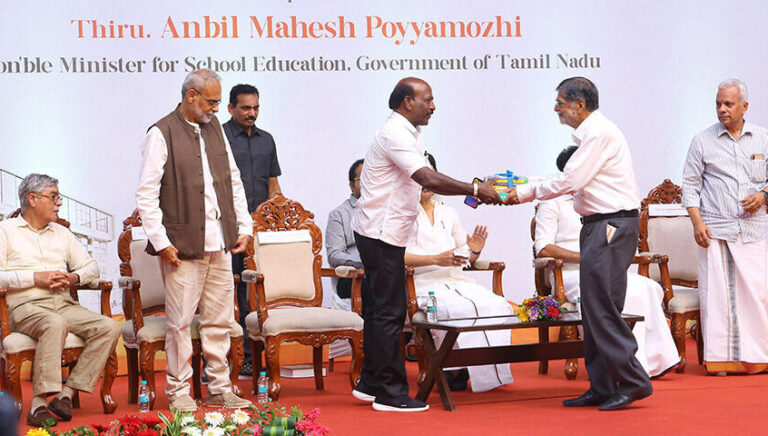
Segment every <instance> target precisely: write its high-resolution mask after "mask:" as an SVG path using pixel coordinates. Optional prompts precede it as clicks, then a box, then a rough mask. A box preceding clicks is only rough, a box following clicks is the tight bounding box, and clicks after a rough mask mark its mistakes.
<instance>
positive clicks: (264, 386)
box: [256, 371, 269, 404]
mask: <svg viewBox="0 0 768 436" xmlns="http://www.w3.org/2000/svg"><path fill="white" fill-rule="evenodd" d="M256 398H257V400H258V401H259V404H267V403H268V402H269V378H267V372H266V371H261V373H260V374H259V383H258V396H257V397H256Z"/></svg>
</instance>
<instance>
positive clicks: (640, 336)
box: [534, 196, 680, 377]
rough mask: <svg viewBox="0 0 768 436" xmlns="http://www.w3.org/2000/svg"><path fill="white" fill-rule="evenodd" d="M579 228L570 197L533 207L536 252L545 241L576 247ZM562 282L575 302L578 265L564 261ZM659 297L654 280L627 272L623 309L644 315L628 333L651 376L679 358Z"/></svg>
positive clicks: (568, 297) (668, 366)
mask: <svg viewBox="0 0 768 436" xmlns="http://www.w3.org/2000/svg"><path fill="white" fill-rule="evenodd" d="M580 231H581V222H580V221H579V215H578V214H577V213H576V211H574V209H573V198H572V197H570V196H565V197H558V198H556V199H553V200H548V201H544V202H542V203H541V204H540V205H539V209H538V211H536V235H535V241H534V249H535V250H536V254H538V253H539V252H540V251H541V250H542V249H543V248H544V247H546V246H547V245H549V244H553V245H557V246H559V247H561V248H565V249H567V250H571V251H579V232H580ZM549 280H550V283H551V282H552V281H553V278H552V274H550V277H549ZM563 285H564V287H565V298H566V299H567V300H568V301H570V302H571V303H574V304H575V303H577V302H578V299H579V294H580V288H579V269H578V265H575V264H566V267H565V268H564V269H563ZM663 297H664V290H663V289H662V288H661V285H659V284H658V283H656V282H655V281H654V280H651V279H649V278H647V277H644V276H641V275H638V274H635V273H631V272H628V273H627V294H626V297H625V299H624V310H623V312H624V313H631V314H636V315H642V316H643V317H645V321H643V322H639V323H637V324H635V328H634V329H633V330H632V333H633V334H634V335H635V340H636V341H637V353H635V357H636V358H637V360H638V361H640V364H641V365H643V368H644V369H645V371H646V372H647V373H648V375H649V376H651V377H653V376H655V375H659V374H661V373H663V372H664V371H666V370H667V369H669V368H671V367H672V366H674V365H677V364H678V363H679V362H680V357H679V355H678V353H677V348H676V347H675V342H674V340H673V339H672V333H671V332H670V329H669V325H668V324H667V319H666V317H665V316H664V310H663V306H662V301H663Z"/></svg>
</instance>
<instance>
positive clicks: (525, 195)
mask: <svg viewBox="0 0 768 436" xmlns="http://www.w3.org/2000/svg"><path fill="white" fill-rule="evenodd" d="M572 136H573V140H574V141H575V142H576V145H577V146H578V149H577V150H576V152H575V153H573V156H571V158H570V159H569V160H568V163H567V164H566V165H565V169H564V171H563V172H562V173H560V174H558V175H557V176H553V177H551V178H548V179H545V180H542V181H538V182H531V183H527V184H524V185H519V186H518V187H517V196H518V198H519V200H520V202H521V203H525V202H528V201H531V200H533V199H539V200H548V199H550V198H555V197H558V196H560V195H564V194H574V196H573V198H574V205H573V207H574V208H575V209H576V212H578V213H579V214H580V215H582V216H587V215H593V214H596V213H613V212H617V211H620V210H632V209H637V208H639V207H640V191H639V190H638V189H637V181H636V180H635V170H634V168H633V167H632V155H631V153H630V151H629V145H628V144H627V140H626V139H625V138H624V134H623V133H622V132H621V130H620V129H619V128H618V127H617V126H616V125H615V124H613V122H611V121H610V120H609V119H608V118H606V117H605V116H603V114H602V113H601V112H600V111H594V112H592V113H591V114H590V115H589V116H588V117H587V118H586V119H585V120H584V121H582V123H581V124H580V125H579V127H578V128H577V129H576V130H575V131H574V132H573V135H572Z"/></svg>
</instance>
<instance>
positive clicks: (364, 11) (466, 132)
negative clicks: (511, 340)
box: [0, 0, 768, 301]
mask: <svg viewBox="0 0 768 436" xmlns="http://www.w3.org/2000/svg"><path fill="white" fill-rule="evenodd" d="M371 3H372V2H371ZM204 15H209V16H211V17H214V18H219V17H221V16H232V15H235V16H237V17H238V21H239V23H238V24H239V25H240V26H239V38H237V39H233V38H229V39H210V40H205V39H169V38H160V36H161V34H162V33H163V28H164V25H165V23H166V20H167V18H168V17H169V16H170V17H171V18H172V19H173V20H174V21H175V22H176V23H177V24H178V23H180V22H181V21H184V20H202V16H204ZM268 15H273V16H274V17H275V19H277V20H280V19H283V20H285V19H290V16H292V15H295V16H297V17H298V18H299V19H303V20H306V21H312V20H320V21H326V20H336V19H337V18H336V17H338V16H344V17H345V19H346V20H347V21H351V22H353V23H355V26H356V33H357V34H356V38H354V39H352V38H347V39H329V38H322V39H317V40H311V39H264V38H250V30H249V19H250V18H249V17H250V16H257V17H259V19H260V20H263V19H265V17H266V16H268ZM366 16H379V17H381V18H382V19H383V20H391V21H397V20H401V21H418V22H421V21H424V20H435V21H441V20H446V21H471V20H479V21H482V20H494V19H495V17H496V16H502V17H504V19H507V20H510V21H515V20H516V17H518V16H519V17H520V19H519V21H520V28H521V35H522V36H521V37H516V38H493V39H483V38H475V39H472V38H463V39H458V38H425V37H421V38H419V40H418V41H417V42H416V43H415V44H412V45H411V44H409V43H408V40H407V39H406V41H405V43H404V44H400V45H397V44H395V42H394V40H393V39H388V38H385V37H382V36H381V35H380V34H375V36H374V37H372V38H366V37H365V21H366ZM764 17H765V14H764V4H763V2H760V1H744V2H739V5H738V8H736V7H734V6H732V5H731V3H729V2H719V1H677V2H664V3H662V2H632V1H580V2H573V1H548V2H534V1H528V2H523V1H518V2H509V1H502V0H499V1H485V2H467V1H439V0H431V1H420V2H414V1H402V0H391V1H388V2H377V3H376V4H369V2H354V1H339V0H325V1H322V2H320V1H312V0H294V1H292V2H291V1H288V0H270V1H253V0H251V1H229V2H226V3H217V2H210V1H206V2H197V1H186V2H150V1H135V2H121V3H114V2H89V1H67V2H53V1H49V2H39V1H26V2H11V3H10V4H6V5H4V11H3V14H2V16H0V38H1V39H0V40H2V41H3V44H2V47H3V48H2V49H0V62H3V63H4V65H6V64H7V62H8V61H14V60H18V58H19V57H24V56H27V57H32V58H34V57H38V56H39V57H41V58H43V59H46V60H49V61H51V62H52V63H53V65H54V67H53V72H51V73H48V74H39V73H37V74H32V73H30V74H22V73H7V72H6V73H2V71H3V70H2V68H0V96H1V97H2V101H3V103H4V104H3V106H2V108H0V111H1V112H0V113H1V114H2V119H3V124H2V126H3V128H2V134H1V135H0V137H1V138H2V142H0V168H3V169H6V170H8V171H11V172H14V173H16V174H21V175H24V174H27V173H30V172H44V173H49V174H52V175H54V176H56V177H58V178H59V180H60V182H61V185H60V188H61V190H62V192H65V193H67V194H68V195H70V196H72V197H74V198H77V199H79V200H81V201H83V202H85V203H88V204H91V205H94V206H95V207H98V208H101V209H103V210H105V211H108V212H110V213H112V214H114V216H115V219H116V224H117V227H118V230H119V228H120V222H121V221H122V219H123V218H125V217H126V216H128V215H129V214H130V213H131V211H132V210H133V209H134V207H135V202H134V192H135V188H136V184H137V180H138V173H139V164H140V150H139V143H140V141H141V138H142V137H143V135H144V133H145V131H146V129H147V127H148V126H150V125H151V124H152V123H153V122H154V121H156V120H157V119H159V118H160V117H162V116H163V115H165V114H166V113H168V112H169V111H171V110H172V109H173V108H174V106H175V104H176V103H177V102H178V101H179V99H180V86H181V82H182V80H183V78H184V75H185V72H183V71H180V70H179V71H178V72H176V73H152V72H144V73H101V74H96V73H93V74H85V73H63V72H61V68H60V62H59V58H60V57H72V56H76V57H85V58H90V59H97V60H98V59H101V58H102V57H107V58H110V59H116V58H123V59H135V60H146V61H147V68H149V67H151V64H152V59H153V57H154V56H160V57H162V58H164V59H171V60H179V61H180V62H179V64H180V65H183V59H184V58H185V57H187V56H195V57H197V58H201V59H202V58H205V57H207V56H212V57H214V58H216V59H234V58H239V57H241V56H245V57H246V58H247V59H248V60H249V61H250V59H251V58H252V57H253V56H267V57H270V56H273V55H274V56H278V57H280V58H286V59H296V58H306V57H311V56H323V57H325V58H342V59H346V60H347V62H348V64H349V65H350V66H351V67H352V69H351V71H348V72H252V71H249V72H240V73H225V72H222V73H221V75H222V77H223V79H224V82H223V88H224V89H225V90H228V89H229V88H230V87H231V86H233V85H235V84H237V83H251V84H254V85H256V86H257V87H258V88H259V89H260V91H261V107H262V110H261V115H260V118H259V121H258V125H259V126H260V127H262V128H264V129H266V130H268V131H270V132H271V133H272V134H273V135H274V137H275V139H276V141H277V145H278V153H279V157H280V163H281V166H282V169H283V176H282V177H281V178H280V183H281V185H282V187H283V190H284V192H285V193H286V194H287V195H288V196H289V197H292V198H295V199H297V200H299V201H301V202H302V203H303V204H304V205H305V206H306V207H307V208H308V209H310V210H312V211H313V212H315V214H316V220H317V222H318V223H319V224H320V226H321V227H323V228H324V227H325V221H326V216H327V213H328V211H330V210H331V209H332V208H333V207H335V206H336V205H337V204H338V203H340V202H341V201H342V200H343V199H344V198H345V197H346V196H347V192H348V188H347V183H346V171H347V168H348V166H349V165H350V163H351V162H352V161H353V160H355V159H356V158H358V157H362V156H363V155H364V153H365V149H366V147H367V145H368V143H369V141H370V139H371V137H372V135H373V133H374V131H375V130H376V128H377V127H378V126H379V125H380V124H381V123H382V121H383V120H384V119H385V118H386V117H387V115H388V109H387V107H386V104H387V98H388V95H389V92H390V91H391V89H392V87H393V86H394V84H395V82H396V81H397V80H398V79H400V78H402V77H404V76H407V75H416V76H418V77H421V78H424V79H425V80H427V81H428V82H430V84H431V85H432V88H433V91H434V94H435V97H436V104H437V112H436V113H435V116H434V117H433V118H432V120H431V122H430V125H429V126H426V127H425V129H424V141H425V144H426V145H427V148H428V149H429V150H430V151H431V152H432V153H433V154H434V155H435V157H436V158H437V161H438V165H439V167H440V169H441V170H442V171H444V172H445V173H447V174H449V175H451V176H454V177H456V178H460V179H464V180H470V179H471V178H472V177H473V176H482V175H486V174H490V173H494V172H497V171H501V170H506V169H511V170H513V171H515V172H516V173H519V174H523V175H529V176H534V175H541V174H546V173H550V172H553V171H554V170H555V168H554V164H553V161H554V158H555V156H556V155H557V153H558V152H559V150H560V149H562V148H563V147H564V146H566V145H569V144H570V143H571V142H572V141H571V139H570V129H569V128H566V127H564V126H560V125H559V124H558V121H557V118H556V117H555V115H554V113H553V111H552V108H553V104H554V98H555V93H554V87H555V86H556V85H557V84H558V83H559V82H560V81H561V80H562V79H564V78H566V77H569V76H573V75H584V76H587V77H589V78H591V79H592V80H593V81H594V82H595V83H596V84H597V86H598V88H599V90H600V92H601V102H600V103H601V110H602V111H603V112H604V113H605V114H606V115H607V116H608V117H609V118H611V119H613V120H614V121H615V122H616V123H617V124H618V125H619V126H620V127H621V128H622V129H623V130H624V133H625V134H626V136H627V138H628V139H629V142H630V145H631V147H632V151H633V157H634V160H635V166H636V173H637V177H638V183H639V185H640V189H641V191H642V192H643V193H645V192H647V191H648V190H649V189H651V188H652V187H653V186H655V185H656V184H658V183H660V182H661V181H662V180H663V179H664V178H671V179H673V180H674V181H676V182H679V180H680V174H681V170H682V164H683V160H684V157H685V153H686V151H687V148H688V144H689V141H690V138H691V136H692V135H693V134H694V133H696V132H697V131H699V130H701V129H703V128H705V127H707V126H709V125H710V124H712V123H714V122H716V117H715V113H714V96H715V91H716V86H717V84H718V82H719V81H720V80H722V79H724V78H726V77H731V76H734V77H738V78H741V79H742V80H744V81H745V82H746V83H747V85H748V86H749V87H750V102H751V107H750V110H749V112H748V114H747V117H748V119H749V120H750V121H752V122H755V123H758V124H763V125H765V124H768V119H767V118H768V112H767V110H766V106H767V105H768V89H766V85H765V80H762V79H763V75H764V72H765V70H766V64H767V61H766V58H767V57H766V49H765V41H766V40H767V38H766V37H767V36H768V35H766V33H767V32H766V30H765V26H764V23H763V21H764ZM77 19H89V20H91V19H95V20H98V21H99V22H103V23H104V24H108V23H109V20H114V21H115V22H116V23H132V24H143V25H144V31H145V33H149V34H150V35H151V37H150V38H144V39H91V38H78V37H77V26H76V25H75V24H71V20H77ZM230 33H231V30H230ZM547 53H548V54H550V55H551V56H552V58H553V62H554V57H555V56H556V55H557V54H558V53H559V54H565V53H567V54H569V55H571V56H576V55H578V56H580V55H583V54H584V53H587V54H588V55H590V56H593V57H599V58H600V68H595V69H580V68H575V69H569V68H551V69H536V70H509V69H506V70H501V69H500V68H499V67H498V65H497V63H496V61H495V59H494V58H493V56H495V55H497V54H510V55H512V56H514V57H538V56H539V55H540V54H547ZM486 54H490V55H492V63H491V66H490V67H489V68H488V69H487V70H481V71H477V70H474V69H472V67H471V61H472V60H473V59H475V58H479V57H483V56H484V55H486ZM360 55H367V56H370V57H371V58H381V59H392V58H436V57H461V56H466V57H467V58H468V60H469V61H470V69H469V70H468V71H394V72H393V71H387V72H362V71H358V70H356V68H355V66H354V62H355V59H356V58H357V57H358V56H360ZM248 65H249V66H250V62H248ZM228 118H229V117H228V114H227V113H226V108H225V107H224V106H222V107H221V112H220V114H219V119H220V120H221V121H222V122H224V121H226V120H227V119H228ZM447 201H448V203H449V204H451V205H454V206H455V207H456V208H457V209H458V210H459V213H460V215H461V217H462V219H463V221H464V223H465V226H466V227H467V228H468V229H471V228H472V227H473V225H474V224H476V223H485V224H488V226H489V228H490V234H491V237H490V240H489V242H488V245H487V248H486V250H485V256H486V257H488V258H492V259H497V260H503V261H505V262H506V263H507V273H506V275H505V291H506V294H507V297H508V298H510V299H513V300H517V301H519V300H521V299H522V298H524V297H526V296H528V295H530V294H531V293H532V292H533V273H532V269H531V267H530V259H531V240H530V236H529V223H530V219H531V217H532V214H533V206H532V205H524V206H520V207H514V208H501V207H481V208H479V209H477V210H471V209H469V208H467V207H465V206H463V205H461V200H460V199H449V200H447ZM113 252H115V253H116V250H114V251H113ZM115 258H116V254H115ZM116 264H117V262H115V265H116ZM114 276H117V270H116V266H115V267H114ZM111 278H114V277H111Z"/></svg>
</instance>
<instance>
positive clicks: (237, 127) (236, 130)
mask: <svg viewBox="0 0 768 436" xmlns="http://www.w3.org/2000/svg"><path fill="white" fill-rule="evenodd" d="M228 123H229V124H230V126H231V127H232V133H234V134H235V136H239V135H240V134H241V133H242V134H243V135H245V136H246V137H247V136H248V132H246V131H245V130H244V129H243V128H242V127H240V125H239V124H237V123H236V122H235V119H234V118H230V119H229V121H228ZM258 134H259V129H257V128H256V125H255V124H254V125H253V129H251V136H254V135H258Z"/></svg>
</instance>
